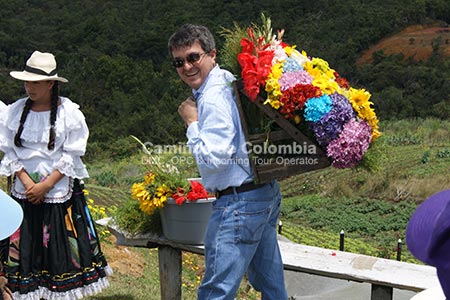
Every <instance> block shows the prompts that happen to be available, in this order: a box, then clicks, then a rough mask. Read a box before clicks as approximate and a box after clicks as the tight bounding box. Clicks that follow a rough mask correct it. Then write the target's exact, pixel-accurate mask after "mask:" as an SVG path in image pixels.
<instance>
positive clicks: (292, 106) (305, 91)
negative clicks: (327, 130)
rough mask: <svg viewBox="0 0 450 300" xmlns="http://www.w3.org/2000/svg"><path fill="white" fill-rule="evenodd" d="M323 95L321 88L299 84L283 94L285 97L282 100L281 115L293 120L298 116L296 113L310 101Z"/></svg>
mask: <svg viewBox="0 0 450 300" xmlns="http://www.w3.org/2000/svg"><path fill="white" fill-rule="evenodd" d="M321 95H322V92H321V90H320V88H318V87H316V86H313V85H312V84H297V85H296V86H294V87H293V88H290V89H287V90H285V91H284V92H283V96H281V98H280V102H281V103H282V107H281V109H280V113H281V114H283V115H285V116H286V118H287V119H291V120H293V119H294V118H295V115H296V114H295V112H298V111H299V110H301V109H303V106H304V105H305V102H306V101H307V100H308V99H310V98H315V97H320V96H321Z"/></svg>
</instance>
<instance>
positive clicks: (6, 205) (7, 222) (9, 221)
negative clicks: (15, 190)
mask: <svg viewBox="0 0 450 300" xmlns="http://www.w3.org/2000/svg"><path fill="white" fill-rule="evenodd" d="M22 219H23V211H22V207H21V206H20V205H19V203H17V202H16V201H15V200H14V199H13V198H11V197H10V196H8V195H7V194H6V193H5V192H4V191H2V190H0V220H1V222H0V240H3V239H5V238H7V237H9V236H10V235H11V234H13V233H14V232H15V231H16V230H17V228H19V226H20V224H22Z"/></svg>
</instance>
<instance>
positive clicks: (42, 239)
mask: <svg viewBox="0 0 450 300" xmlns="http://www.w3.org/2000/svg"><path fill="white" fill-rule="evenodd" d="M16 200H17V201H18V202H19V203H20V204H21V205H22V208H23V210H24V221H23V222H22V225H21V227H20V228H19V229H18V230H17V231H16V232H15V233H14V234H13V235H12V236H11V237H10V238H9V242H6V243H5V241H3V243H2V245H1V247H3V249H1V251H0V253H2V256H3V257H2V259H3V260H4V263H3V264H4V270H3V271H4V273H5V276H6V277H7V278H8V287H9V288H10V289H11V291H12V292H13V296H14V299H15V300H16V299H20V300H39V299H41V298H42V299H52V300H66V299H67V300H69V299H70V300H72V299H81V298H83V297H84V296H91V295H94V294H97V293H99V292H100V291H101V290H102V289H103V288H104V287H106V286H108V284H109V283H108V280H107V279H106V276H107V275H110V274H111V273H112V270H111V268H110V267H109V266H108V264H107V262H106V259H105V257H104V256H103V253H102V251H101V248H100V242H99V238H98V235H97V232H96V229H95V223H94V222H93V220H92V218H91V215H90V212H89V209H88V207H87V204H86V199H85V195H84V193H83V191H82V189H81V187H80V184H79V182H78V180H75V182H74V191H73V195H72V198H71V199H70V200H68V201H67V202H65V203H57V204H54V203H44V204H41V205H33V204H31V203H30V202H28V201H27V200H21V199H16Z"/></svg>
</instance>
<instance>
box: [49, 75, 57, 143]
mask: <svg viewBox="0 0 450 300" xmlns="http://www.w3.org/2000/svg"><path fill="white" fill-rule="evenodd" d="M58 99H59V88H58V81H55V84H53V88H52V95H51V111H50V133H49V138H48V144H47V148H48V150H53V149H54V148H55V136H56V133H55V122H56V113H57V111H58Z"/></svg>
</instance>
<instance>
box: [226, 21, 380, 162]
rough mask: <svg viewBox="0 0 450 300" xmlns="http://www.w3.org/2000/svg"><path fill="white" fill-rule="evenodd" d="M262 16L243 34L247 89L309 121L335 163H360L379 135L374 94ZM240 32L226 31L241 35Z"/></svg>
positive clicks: (239, 56)
mask: <svg viewBox="0 0 450 300" xmlns="http://www.w3.org/2000/svg"><path fill="white" fill-rule="evenodd" d="M262 19H263V25H262V26H261V27H258V26H256V25H252V26H250V27H249V28H248V29H247V30H246V34H245V36H243V37H241V38H240V40H239V44H240V46H241V50H240V52H239V53H238V54H237V61H238V63H239V66H240V68H241V76H242V80H243V83H244V90H245V94H246V95H247V96H248V98H249V99H250V100H251V101H255V100H256V98H257V97H258V95H259V96H261V95H262V96H263V97H264V104H265V105H270V106H271V107H272V108H273V109H275V110H277V111H279V112H280V113H281V114H282V115H283V116H284V117H285V118H286V119H288V120H290V121H292V122H293V123H294V124H297V125H300V124H304V123H305V122H306V124H307V125H308V128H309V129H310V130H311V131H312V132H313V135H314V137H315V139H316V141H317V143H318V144H319V145H320V146H322V148H324V149H325V150H326V153H327V156H328V157H329V158H330V159H331V161H332V165H333V166H334V167H337V168H351V167H354V166H356V165H358V163H359V162H360V161H361V159H362V157H363V155H364V154H365V152H366V151H367V150H368V148H369V146H370V144H371V143H373V142H374V141H375V140H376V139H377V138H378V137H379V136H380V131H379V127H378V119H377V117H376V114H375V112H374V109H373V108H372V105H373V103H372V102H371V101H369V99H370V97H371V94H370V93H369V92H368V91H366V90H365V89H356V88H353V87H351V86H350V85H349V83H348V81H347V80H346V79H345V78H343V77H341V76H340V75H339V73H338V72H336V71H335V70H333V69H332V68H330V66H329V64H328V62H327V61H325V60H323V59H321V58H315V57H310V56H308V55H307V54H306V52H305V51H301V52H300V51H298V50H297V47H296V46H295V45H289V44H287V43H285V42H283V41H282V37H283V34H284V31H279V32H278V34H277V35H276V36H275V35H272V28H271V21H270V18H265V17H264V15H263V16H262ZM239 32H242V30H234V31H228V32H226V34H225V35H226V36H227V37H228V38H236V36H237V35H239ZM227 43H228V46H230V45H232V44H233V42H232V41H230V40H228V41H227Z"/></svg>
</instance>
